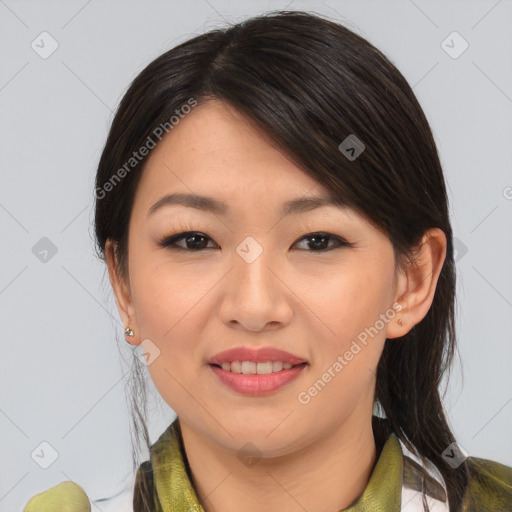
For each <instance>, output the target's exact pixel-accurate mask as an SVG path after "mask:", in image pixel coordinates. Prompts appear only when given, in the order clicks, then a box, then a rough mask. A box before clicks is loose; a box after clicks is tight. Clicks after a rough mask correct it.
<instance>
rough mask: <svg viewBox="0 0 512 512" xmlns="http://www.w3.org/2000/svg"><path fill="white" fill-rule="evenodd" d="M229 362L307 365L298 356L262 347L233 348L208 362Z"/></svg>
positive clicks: (219, 363)
mask: <svg viewBox="0 0 512 512" xmlns="http://www.w3.org/2000/svg"><path fill="white" fill-rule="evenodd" d="M226 361H229V362H233V361H254V362H255V363H264V362H266V361H282V362H283V363H290V364H291V365H295V364H300V363H307V361H306V360H305V359H304V358H302V357H299V356H296V355H294V354H290V352H285V351H284V350H280V349H278V348H274V347H262V348H259V349H256V348H250V347H235V348H230V349H229V350H224V351H223V352H220V353H218V354H217V355H215V356H213V357H212V358H211V359H209V360H208V363H209V364H218V365H222V363H224V362H226Z"/></svg>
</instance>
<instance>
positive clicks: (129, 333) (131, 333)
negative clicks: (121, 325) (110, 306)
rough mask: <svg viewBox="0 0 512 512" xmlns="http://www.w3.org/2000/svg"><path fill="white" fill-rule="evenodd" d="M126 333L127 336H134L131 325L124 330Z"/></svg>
mask: <svg viewBox="0 0 512 512" xmlns="http://www.w3.org/2000/svg"><path fill="white" fill-rule="evenodd" d="M124 334H125V336H130V337H132V336H133V331H132V330H131V329H130V328H129V327H127V328H126V329H125V330H124Z"/></svg>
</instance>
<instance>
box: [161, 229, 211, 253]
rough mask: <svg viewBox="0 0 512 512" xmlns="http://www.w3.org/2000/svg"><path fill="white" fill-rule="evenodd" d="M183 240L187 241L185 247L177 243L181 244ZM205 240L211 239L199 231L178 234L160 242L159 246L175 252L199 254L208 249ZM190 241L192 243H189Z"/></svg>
mask: <svg viewBox="0 0 512 512" xmlns="http://www.w3.org/2000/svg"><path fill="white" fill-rule="evenodd" d="M181 240H184V241H185V247H182V246H180V245H177V242H180V241H181ZM205 240H211V238H210V237H209V236H207V235H205V234H204V233H200V232H198V231H187V232H185V233H177V234H176V235H172V236H168V237H166V238H164V239H163V240H161V241H160V242H158V245H159V246H161V247H167V248H169V249H172V250H174V251H191V252H199V251H202V250H204V249H207V247H206V245H207V243H205ZM190 241H192V242H191V243H189V242H190ZM217 247H218V246H217Z"/></svg>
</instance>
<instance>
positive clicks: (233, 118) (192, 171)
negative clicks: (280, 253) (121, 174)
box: [136, 100, 330, 208]
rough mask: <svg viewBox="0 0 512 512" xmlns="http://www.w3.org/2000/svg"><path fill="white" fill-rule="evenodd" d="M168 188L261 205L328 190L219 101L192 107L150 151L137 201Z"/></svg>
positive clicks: (147, 199) (153, 197) (152, 197)
mask: <svg viewBox="0 0 512 512" xmlns="http://www.w3.org/2000/svg"><path fill="white" fill-rule="evenodd" d="M171 192H181V193H188V194H198V195H206V196H214V197H219V198H223V199H224V201H226V202H228V203H235V202H237V201H240V202H242V204H243V203H246V204H250V203H251V202H252V203H259V205H260V208H261V207H262V206H263V204H264V203H272V202H275V201H276V200H277V198H279V199H281V198H282V199H283V200H284V199H285V198H291V197H293V198H296V197H297V196H306V195H308V196H309V195H314V196H321V197H328V196H329V195H330V192H329V190H328V189H327V188H325V187H324V186H323V185H322V184H321V183H319V182H318V181H316V180H315V179H313V178H312V177H311V176H309V175H308V174H307V173H306V172H304V171H303V170H302V169H301V168H300V167H298V166H297V165H296V164H295V163H294V162H292V160H291V159H290V158H289V157H288V156H287V155H285V154H284V153H283V152H282V150H280V149H279V148H278V147H277V146H276V145H275V144H273V143H272V140H271V139H270V138H269V136H268V135H267V134H266V133H265V132H263V131H262V130H261V129H259V128H258V127H257V125H256V124H255V123H254V122H252V121H251V120H248V119H247V118H245V117H244V116H243V115H242V114H240V113H239V112H238V111H237V110H235V109H234V108H232V107H230V106H228V105H227V104H225V103H222V102H220V101H218V100H212V101H209V102H207V103H206V104H202V105H198V106H196V107H194V108H193V109H192V110H191V112H190V113H189V114H187V115H185V116H184V117H183V118H182V119H181V120H180V121H179V123H177V124H176V125H174V127H173V128H172V130H170V131H169V133H168V134H167V135H165V137H163V139H162V141H161V142H159V143H158V144H157V146H156V147H155V149H153V150H152V152H151V154H150V155H149V157H148V161H147V162H146V166H145V169H144V172H143V176H142V179H141V181H140V183H139V187H138V191H137V197H136V202H137V201H138V202H142V203H144V206H146V207H147V208H149V207H150V206H151V205H153V204H154V202H155V201H157V200H158V199H160V198H161V197H162V195H164V194H165V193H171ZM280 202H282V201H280ZM149 203H151V204H149ZM254 205H255V204H253V206H254Z"/></svg>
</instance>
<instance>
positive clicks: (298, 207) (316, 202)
mask: <svg viewBox="0 0 512 512" xmlns="http://www.w3.org/2000/svg"><path fill="white" fill-rule="evenodd" d="M171 205H181V206H186V207H188V208H194V209H196V210H200V211H203V212H211V213H214V214H216V215H226V214H227V213H228V212H229V206H228V205H227V203H225V202H224V201H221V200H219V199H215V198H213V197H208V196H201V195H196V194H181V193H175V194H167V195H165V196H163V197H162V198H160V199H159V200H158V201H157V202H156V203H155V204H154V205H153V206H152V207H151V208H150V209H149V211H148V216H150V215H152V214H153V213H155V212H156V211H157V210H159V209H160V208H162V207H164V206H171ZM323 206H335V207H337V208H345V207H346V205H345V204H344V203H343V201H341V200H340V199H338V198H335V197H334V196H328V197H318V196H310V197H297V198H295V199H291V200H289V201H286V202H285V203H283V206H282V209H281V215H282V216H287V215H296V214H300V213H305V212H308V211H311V210H315V209H317V208H321V207H323Z"/></svg>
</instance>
